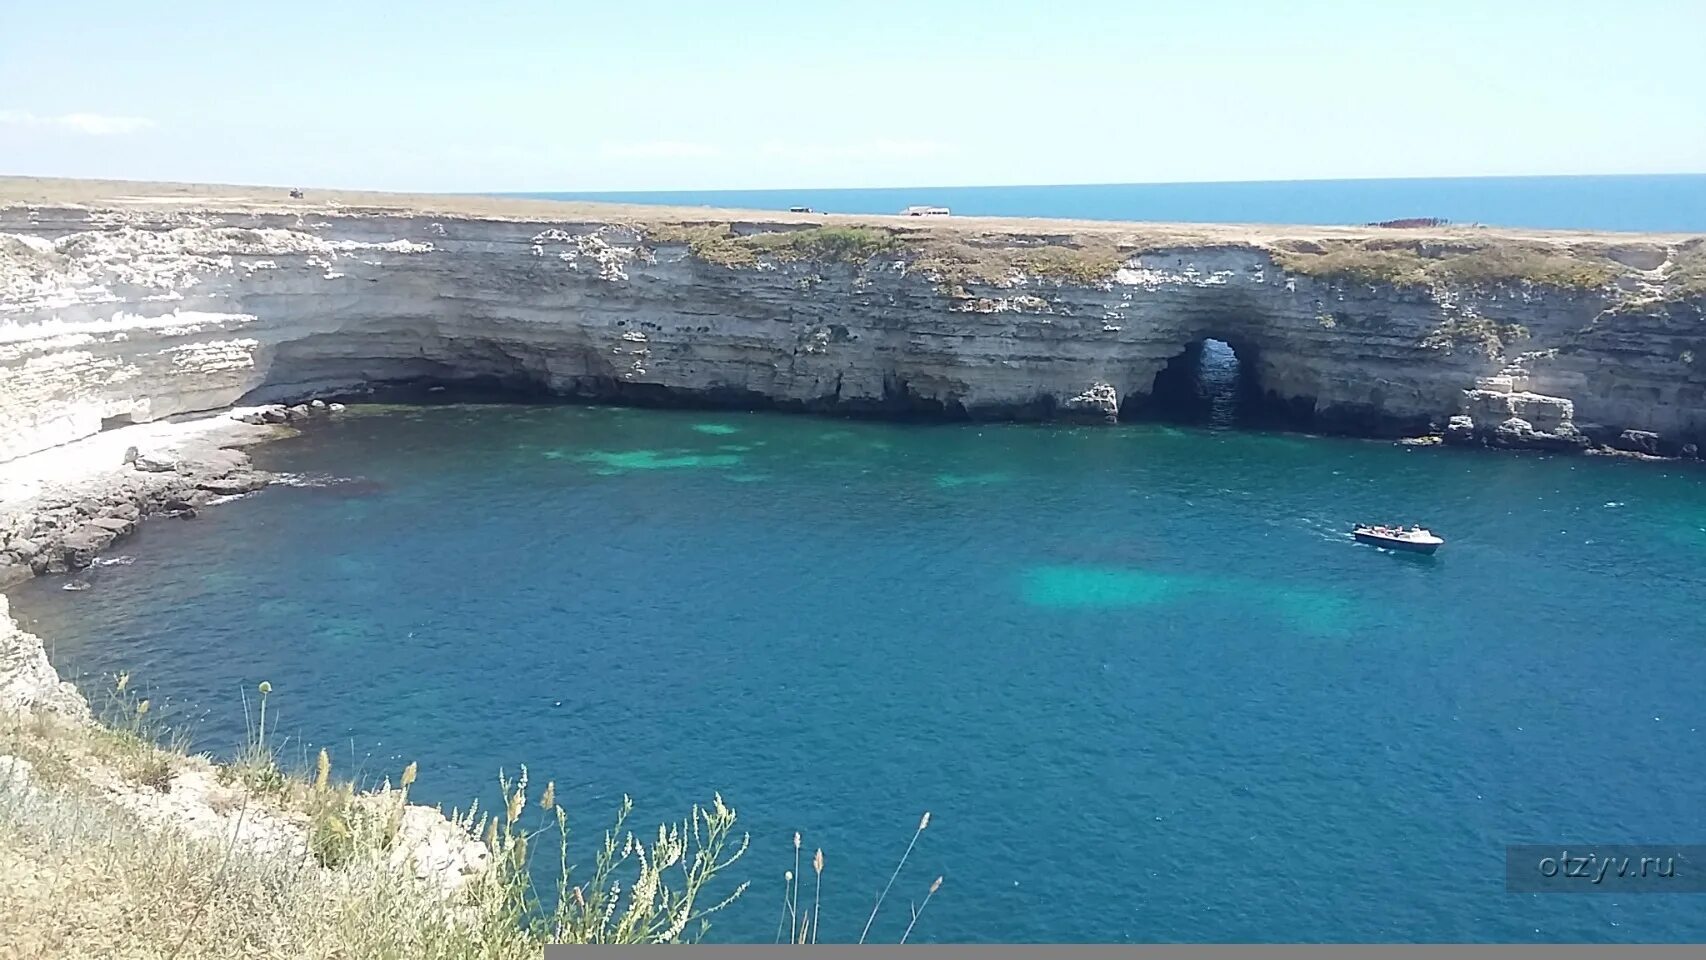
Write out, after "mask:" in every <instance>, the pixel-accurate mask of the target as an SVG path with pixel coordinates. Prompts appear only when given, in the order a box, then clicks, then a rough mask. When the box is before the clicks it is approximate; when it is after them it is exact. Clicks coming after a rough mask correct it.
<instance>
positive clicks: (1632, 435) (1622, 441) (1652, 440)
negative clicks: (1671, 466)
mask: <svg viewBox="0 0 1706 960" xmlns="http://www.w3.org/2000/svg"><path fill="white" fill-rule="evenodd" d="M1612 446H1614V447H1616V448H1617V449H1619V450H1627V451H1629V452H1631V453H1645V454H1648V455H1649V456H1655V457H1656V456H1658V454H1659V435H1658V434H1656V433H1653V432H1652V431H1650V430H1625V431H1623V432H1622V433H1621V434H1619V435H1618V437H1617V442H1616V443H1614V444H1612Z"/></svg>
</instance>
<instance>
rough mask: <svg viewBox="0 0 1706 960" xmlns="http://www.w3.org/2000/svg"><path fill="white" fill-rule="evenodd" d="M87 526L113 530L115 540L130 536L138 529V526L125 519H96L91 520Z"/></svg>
mask: <svg viewBox="0 0 1706 960" xmlns="http://www.w3.org/2000/svg"><path fill="white" fill-rule="evenodd" d="M86 526H91V527H100V528H101V529H102V530H111V531H112V532H113V536H114V537H115V538H116V537H125V536H129V535H130V533H131V532H132V531H133V530H135V529H136V524H134V523H132V522H131V521H129V520H126V519H124V518H123V517H96V518H95V519H93V520H90V521H89V522H88V524H86Z"/></svg>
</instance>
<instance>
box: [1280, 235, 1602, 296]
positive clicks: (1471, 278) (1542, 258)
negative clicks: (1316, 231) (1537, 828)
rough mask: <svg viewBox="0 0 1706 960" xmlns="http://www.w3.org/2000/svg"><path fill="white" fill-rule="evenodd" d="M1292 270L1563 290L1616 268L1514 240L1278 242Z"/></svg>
mask: <svg viewBox="0 0 1706 960" xmlns="http://www.w3.org/2000/svg"><path fill="white" fill-rule="evenodd" d="M1274 260H1275V262H1277V263H1278V264H1279V265H1280V266H1281V267H1282V268H1283V269H1285V270H1286V271H1288V272H1290V273H1296V274H1302V275H1304V276H1311V277H1319V278H1322V279H1327V280H1339V281H1348V282H1353V283H1367V284H1389V285H1392V286H1413V287H1422V286H1434V285H1455V286H1488V285H1497V284H1513V283H1526V284H1538V285H1541V286H1549V287H1555V288H1559V289H1566V290H1590V289H1598V288H1603V287H1606V286H1608V285H1609V284H1611V283H1612V281H1614V280H1615V279H1616V278H1617V276H1618V273H1619V270H1618V267H1617V265H1616V264H1615V263H1613V262H1611V261H1610V260H1608V259H1605V258H1603V257H1596V256H1590V255H1587V254H1580V253H1568V252H1561V251H1559V250H1555V249H1549V248H1545V247H1541V246H1535V245H1525V244H1516V243H1505V244H1486V245H1479V246H1469V245H1463V244H1456V245H1434V246H1433V248H1430V246H1429V245H1427V244H1401V243H1394V242H1391V241H1387V242H1378V241H1360V242H1342V243H1330V244H1309V245H1308V246H1307V247H1284V246H1281V247H1277V248H1276V249H1275V250H1274Z"/></svg>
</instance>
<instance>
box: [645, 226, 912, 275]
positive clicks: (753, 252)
mask: <svg viewBox="0 0 1706 960" xmlns="http://www.w3.org/2000/svg"><path fill="white" fill-rule="evenodd" d="M647 237H648V238H649V239H650V240H652V241H653V242H654V243H685V244H687V248H688V249H689V250H691V251H692V252H693V255H694V256H696V257H698V258H699V259H701V260H704V261H706V262H708V263H715V264H718V265H720V266H725V267H750V266H753V265H755V264H757V263H758V261H759V260H760V259H761V258H769V259H772V260H778V261H784V262H788V261H802V260H815V261H819V262H825V263H865V262H866V261H868V260H870V259H871V258H872V257H876V256H879V255H881V254H888V253H895V252H898V251H899V250H900V249H901V243H900V240H899V238H897V237H896V236H895V235H894V234H893V233H891V232H889V231H887V230H879V229H877V228H875V227H834V226H825V227H807V228H805V229H803V230H786V231H779V232H774V233H756V234H748V235H744V236H737V235H735V234H734V233H732V232H731V231H730V229H729V227H728V225H727V224H722V225H718V224H710V225H703V226H674V225H665V226H660V227H654V228H652V229H651V230H650V231H649V232H648V233H647Z"/></svg>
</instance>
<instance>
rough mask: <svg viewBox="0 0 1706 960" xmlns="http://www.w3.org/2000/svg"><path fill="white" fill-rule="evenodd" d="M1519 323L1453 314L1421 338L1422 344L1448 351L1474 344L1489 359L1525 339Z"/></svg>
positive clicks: (1527, 335) (1527, 333)
mask: <svg viewBox="0 0 1706 960" xmlns="http://www.w3.org/2000/svg"><path fill="white" fill-rule="evenodd" d="M1529 336H1530V334H1529V330H1528V328H1527V327H1525V326H1523V325H1522V324H1520V323H1499V322H1497V321H1495V320H1489V319H1487V318H1486V317H1453V318H1451V319H1450V320H1447V321H1445V322H1444V323H1441V324H1440V325H1439V326H1437V327H1435V328H1434V329H1433V331H1432V332H1430V333H1429V334H1428V335H1427V336H1426V337H1424V338H1423V339H1422V346H1424V347H1432V348H1434V349H1437V350H1444V351H1446V352H1447V353H1450V352H1451V351H1452V350H1454V349H1456V348H1457V347H1458V346H1460V345H1467V346H1473V347H1477V348H1479V349H1480V350H1481V352H1482V353H1484V354H1485V355H1486V356H1488V357H1489V358H1491V357H1499V356H1503V355H1504V354H1505V353H1507V352H1508V351H1509V350H1510V348H1511V347H1513V346H1516V345H1517V344H1520V343H1522V342H1523V341H1525V340H1527V339H1528V338H1529Z"/></svg>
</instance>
